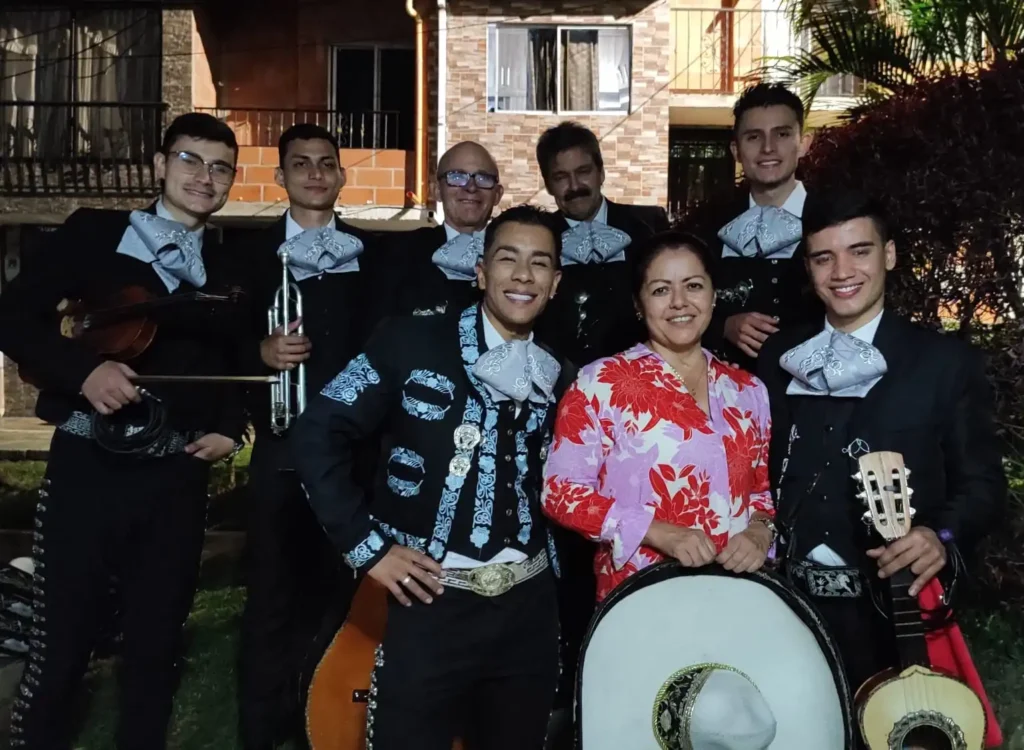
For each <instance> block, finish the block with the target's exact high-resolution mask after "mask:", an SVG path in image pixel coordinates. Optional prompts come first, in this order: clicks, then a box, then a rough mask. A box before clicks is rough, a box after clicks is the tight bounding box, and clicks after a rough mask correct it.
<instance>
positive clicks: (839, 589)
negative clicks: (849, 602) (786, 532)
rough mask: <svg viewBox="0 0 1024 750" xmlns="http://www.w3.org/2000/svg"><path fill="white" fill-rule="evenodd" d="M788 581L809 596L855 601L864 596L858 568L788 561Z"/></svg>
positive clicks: (808, 561)
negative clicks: (798, 586) (797, 585)
mask: <svg viewBox="0 0 1024 750" xmlns="http://www.w3.org/2000/svg"><path fill="white" fill-rule="evenodd" d="M786 571H787V572H788V573H789V577H790V579H791V580H792V581H793V582H794V583H797V584H799V585H800V588H802V589H804V590H805V591H806V592H807V593H808V594H810V595H811V596H818V597H822V598H828V599H837V598H838V599H856V598H858V597H860V596H863V594H864V574H863V573H862V572H861V570H860V568H850V567H845V566H843V567H832V566H829V565H817V564H816V563H813V562H811V561H810V560H788V561H787V562H786Z"/></svg>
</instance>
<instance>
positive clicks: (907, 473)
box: [903, 469, 910, 477]
mask: <svg viewBox="0 0 1024 750" xmlns="http://www.w3.org/2000/svg"><path fill="white" fill-rule="evenodd" d="M903 473H904V474H906V475H907V476H908V477H909V476H910V469H904V470H903Z"/></svg>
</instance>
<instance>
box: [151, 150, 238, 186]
mask: <svg viewBox="0 0 1024 750" xmlns="http://www.w3.org/2000/svg"><path fill="white" fill-rule="evenodd" d="M167 155H168V156H176V157H178V161H179V162H180V163H181V165H182V166H183V167H184V169H185V171H186V172H188V173H189V174H190V175H197V174H199V173H200V172H201V171H202V170H203V168H204V167H205V168H206V171H207V173H208V174H209V175H210V179H211V180H213V181H214V182H217V183H220V184H221V185H230V184H231V183H232V181H233V180H234V179H235V171H236V170H235V168H234V167H232V166H229V165H227V164H225V163H224V162H222V161H213V162H209V161H206V160H205V159H203V157H201V156H199V155H198V154H193V153H192V152H191V151H169V152H168V154H167Z"/></svg>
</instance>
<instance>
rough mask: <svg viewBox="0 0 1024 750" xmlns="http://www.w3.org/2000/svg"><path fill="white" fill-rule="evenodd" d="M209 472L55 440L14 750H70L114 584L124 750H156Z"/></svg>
mask: <svg viewBox="0 0 1024 750" xmlns="http://www.w3.org/2000/svg"><path fill="white" fill-rule="evenodd" d="M208 475H209V464H208V463H206V462H205V461H202V460H201V459H198V458H192V457H191V456H188V455H185V454H178V455H175V456H169V457H165V458H159V459H133V458H131V457H127V456H117V455H114V454H111V453H107V452H106V451H104V450H103V449H101V448H99V447H97V446H96V445H95V443H93V442H92V441H91V440H87V439H84V438H80V437H75V436H72V435H69V434H67V433H64V432H61V431H60V430H58V431H57V432H56V433H55V434H54V437H53V441H52V443H51V445H50V460H49V464H48V466H47V470H46V477H45V479H44V482H43V488H42V490H41V491H40V493H39V494H40V498H39V505H38V507H37V510H36V521H35V524H36V531H35V540H36V541H35V545H34V547H33V555H34V557H35V559H36V575H35V584H34V589H33V593H34V595H35V596H36V601H35V603H34V614H35V616H37V617H38V621H37V623H36V632H35V637H34V638H33V639H32V641H31V644H30V645H31V650H30V652H29V661H28V665H27V668H26V670H25V673H24V676H23V678H22V682H21V686H20V695H19V696H18V698H17V700H16V701H15V705H14V707H13V710H12V714H11V746H12V747H14V748H28V750H67V748H69V747H70V746H71V742H72V740H73V737H72V734H73V732H74V729H75V728H74V727H73V725H72V718H71V714H72V701H73V698H74V696H75V693H76V688H77V686H78V684H79V682H80V680H81V678H82V676H83V674H84V673H85V670H86V669H87V667H88V664H89V658H90V654H91V653H92V650H93V647H94V645H95V642H96V637H97V633H98V630H99V628H100V627H101V626H102V624H103V623H104V621H105V620H104V618H105V616H107V614H108V613H107V612H106V611H105V610H106V609H107V608H108V607H109V606H110V604H111V597H110V580H111V576H112V575H117V576H118V579H119V592H120V594H119V601H120V605H121V617H120V624H121V628H122V632H123V642H122V645H121V664H120V672H119V688H120V694H119V706H118V707H119V715H118V723H117V739H116V745H117V747H118V748H119V750H159V748H163V747H164V746H165V739H166V734H167V724H168V721H169V719H170V714H171V706H172V701H173V698H174V693H175V690H176V689H177V683H178V673H179V667H180V663H181V662H180V657H181V647H182V627H183V625H184V622H185V619H186V618H187V617H188V613H189V610H190V608H191V606H192V598H193V596H194V595H195V590H196V584H197V581H198V576H199V561H200V555H201V553H202V548H203V536H204V531H205V522H206V502H207V489H206V488H207V477H208Z"/></svg>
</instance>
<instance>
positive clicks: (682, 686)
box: [653, 662, 753, 750]
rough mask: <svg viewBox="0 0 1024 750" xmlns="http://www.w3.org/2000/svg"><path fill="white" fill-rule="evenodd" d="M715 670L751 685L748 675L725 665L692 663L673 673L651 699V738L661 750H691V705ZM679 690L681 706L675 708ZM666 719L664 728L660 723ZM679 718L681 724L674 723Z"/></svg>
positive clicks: (677, 702) (662, 723) (677, 705)
mask: <svg viewBox="0 0 1024 750" xmlns="http://www.w3.org/2000/svg"><path fill="white" fill-rule="evenodd" d="M716 669H724V670H727V671H729V672H735V673H736V674H738V675H740V676H742V677H744V678H746V679H747V680H748V681H749V682H750V683H751V684H753V680H751V679H750V677H749V676H747V675H746V674H744V673H743V672H741V671H740V670H738V669H736V668H735V667H730V666H729V665H728V664H716V663H713V662H708V663H705V664H694V665H692V666H689V667H685V668H683V669H680V670H679V671H677V672H675V673H674V674H673V675H672V676H671V677H669V678H668V679H667V680H665V682H663V683H662V685H661V687H660V688H658V694H657V695H656V696H655V698H654V711H653V715H654V722H653V724H654V738H655V739H656V740H657V741H658V746H659V747H660V748H661V750H693V745H692V744H691V743H690V724H691V722H692V721H693V706H694V704H695V703H696V702H697V696H698V695H700V691H701V688H703V687H704V683H705V682H707V680H708V678H709V677H710V676H711V673H712V672H714V671H715V670H716ZM680 691H682V693H683V695H682V696H681V697H682V701H681V703H682V705H679V698H680V696H679V695H678V693H679V692H680ZM672 709H676V710H675V711H673V710H672ZM666 718H667V720H668V726H665V724H664V719H666ZM680 719H681V723H678V724H677V722H678V721H679V720H680ZM673 730H674V731H673Z"/></svg>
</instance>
